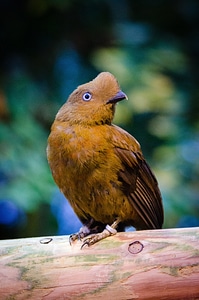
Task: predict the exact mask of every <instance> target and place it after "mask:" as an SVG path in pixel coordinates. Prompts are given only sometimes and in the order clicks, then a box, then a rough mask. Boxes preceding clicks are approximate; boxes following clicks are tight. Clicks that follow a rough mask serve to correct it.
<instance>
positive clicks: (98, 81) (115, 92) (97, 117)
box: [56, 72, 127, 126]
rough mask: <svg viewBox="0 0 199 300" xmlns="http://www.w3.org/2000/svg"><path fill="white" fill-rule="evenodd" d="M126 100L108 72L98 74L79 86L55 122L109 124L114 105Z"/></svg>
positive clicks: (112, 115) (88, 124)
mask: <svg viewBox="0 0 199 300" xmlns="http://www.w3.org/2000/svg"><path fill="white" fill-rule="evenodd" d="M123 99H127V96H126V95H125V94H124V93H123V92H122V91H121V90H120V87H119V84H118V82H117V80H116V78H115V77H114V76H113V75H112V74H111V73H109V72H102V73H100V74H99V75H98V76H97V77H96V78H95V79H93V80H92V81H90V82H88V83H85V84H82V85H80V86H79V87H78V88H77V89H76V90H74V91H73V92H72V94H71V95H70V96H69V98H68V100H67V102H66V103H65V104H64V105H63V106H62V107H61V109H60V110H59V112H58V113H57V116H56V120H58V121H67V122H69V123H70V124H71V125H72V124H82V125H87V126H90V125H95V124H96V125H97V124H110V123H111V122H112V120H113V117H114V112H115V105H116V103H117V102H118V101H121V100H123Z"/></svg>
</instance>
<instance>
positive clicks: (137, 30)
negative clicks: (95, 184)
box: [0, 0, 199, 239]
mask: <svg viewBox="0 0 199 300" xmlns="http://www.w3.org/2000/svg"><path fill="white" fill-rule="evenodd" d="M198 13H199V2H198V1H197V0H181V1H180V0H176V1H169V0H122V1H120V0H93V1H91V0H86V1H82V0H26V1H25V0H24V1H22V0H17V1H16V0H0V238H1V239H4V238H17V237H30V236H42V235H54V234H69V233H72V232H75V231H77V230H78V229H79V226H80V223H79V221H78V219H77V218H76V217H75V216H74V214H73V212H72V210H71V209H70V207H69V205H68V203H67V201H66V200H65V199H64V197H63V196H62V195H61V194H60V192H59V190H58V188H57V187H56V186H55V184H54V182H53V179H52V176H51V173H50V170H49V167H48V164H47V160H46V152H45V149H46V143H47V137H48V134H49V131H50V126H51V124H52V122H53V119H54V117H55V114H56V112H57V110H58V109H59V107H60V106H61V105H62V104H63V103H64V102H65V100H66V99H67V97H68V95H69V94H70V93H71V92H72V91H73V89H74V88H75V87H76V86H77V85H79V84H82V83H85V82H87V81H89V80H91V79H93V78H94V77H95V76H96V75H97V74H98V73H99V72H101V71H110V72H112V73H113V74H114V75H115V76H116V77H117V79H118V80H119V82H120V85H121V88H122V89H123V91H124V92H125V93H126V94H127V95H128V97H129V101H128V102H125V103H119V104H118V106H117V113H116V116H115V120H114V122H115V123H116V124H118V125H119V126H121V127H123V128H124V129H126V130H128V131H129V132H130V133H131V134H133V135H134V136H135V137H136V138H137V139H138V140H139V142H140V143H141V145H142V150H143V153H144V155H145V157H146V159H147V160H148V162H149V163H150V165H151V167H152V169H153V170H154V172H155V174H156V176H157V178H158V181H159V184H160V188H161V191H162V195H163V200H164V208H165V222H164V227H165V228H169V227H189V226H199V80H198V79H199V64H198V61H199V35H198V29H199V14H198Z"/></svg>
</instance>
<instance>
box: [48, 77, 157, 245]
mask: <svg viewBox="0 0 199 300" xmlns="http://www.w3.org/2000/svg"><path fill="white" fill-rule="evenodd" d="M126 98H127V97H126V95H125V94H124V93H123V92H122V91H121V90H120V88H119V85H118V82H117V80H116V79H115V77H114V76H113V75H112V74H111V73H109V72H102V73H100V74H99V75H98V76H97V77H96V78H95V79H94V80H92V81H90V82H88V83H86V84H83V85H81V86H79V87H78V88H77V89H76V90H75V91H74V92H73V93H72V94H71V95H70V96H69V98H68V101H67V102H66V103H65V104H64V105H63V106H62V107H61V108H60V110H59V111H58V113H57V115H56V118H55V121H54V123H53V125H52V128H51V133H50V135H49V139H48V147H47V157H48V161H49V165H50V168H51V170H52V175H53V177H54V180H55V182H56V184H57V185H58V187H59V188H60V190H61V191H62V193H63V194H64V195H65V197H66V198H67V199H68V201H69V202H70V204H71V206H72V208H73V210H74V211H75V213H76V214H77V216H78V217H79V219H80V220H81V221H82V223H83V224H84V226H83V227H82V228H81V229H80V231H79V233H78V234H74V235H72V236H71V240H75V239H77V238H78V237H80V238H83V237H85V236H87V235H88V234H90V233H95V234H94V235H91V237H88V238H87V239H86V240H85V242H84V244H87V245H91V244H94V243H95V242H96V241H98V240H100V239H102V238H104V237H106V236H108V235H110V234H114V233H116V230H115V229H118V230H124V227H125V226H128V225H132V226H134V227H135V228H136V229H155V228H161V227H162V223H163V207H162V200H161V194H160V191H159V188H158V183H157V181H156V178H155V176H154V175H153V173H152V171H151V169H150V167H149V166H148V164H147V162H146V161H145V159H144V157H143V154H142V152H141V149H140V145H139V143H138V142H137V141H136V139H135V138H134V137H133V136H131V135H130V134H129V133H128V132H126V131H124V130H123V129H121V128H120V127H118V126H115V125H113V124H112V120H113V117H114V112H115V106H116V103H117V102H118V101H120V100H123V99H126ZM107 225H108V226H107Z"/></svg>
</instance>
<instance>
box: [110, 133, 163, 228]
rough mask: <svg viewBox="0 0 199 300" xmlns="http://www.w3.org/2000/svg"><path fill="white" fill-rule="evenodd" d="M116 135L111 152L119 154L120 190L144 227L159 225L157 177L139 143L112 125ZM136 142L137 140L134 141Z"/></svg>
mask: <svg viewBox="0 0 199 300" xmlns="http://www.w3.org/2000/svg"><path fill="white" fill-rule="evenodd" d="M115 129H116V130H117V135H118V134H119V135H122V136H121V137H120V138H119V139H117V140H118V141H121V140H122V143H121V142H116V141H115V144H114V146H115V153H116V155H117V156H118V157H119V158H120V160H121V164H122V168H121V170H120V171H119V173H118V179H119V181H120V182H122V187H123V192H124V193H125V194H126V196H127V198H128V200H129V202H130V203H131V204H132V205H133V207H134V208H135V210H136V211H137V213H138V215H139V216H140V218H141V219H142V221H143V222H144V224H145V227H146V228H148V229H155V228H161V227H162V224H163V207H162V198H161V193H160V190H159V187H158V183H157V180H156V178H155V176H154V174H153V173H152V171H151V169H150V167H149V165H148V164H147V162H146V161H145V159H144V157H143V155H142V152H141V150H140V147H139V144H138V143H137V145H136V147H135V141H136V140H135V139H134V138H133V137H132V136H131V135H129V134H128V133H127V132H125V131H123V130H121V129H120V128H119V130H118V127H115ZM136 142H137V141H136Z"/></svg>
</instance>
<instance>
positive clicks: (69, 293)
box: [0, 228, 199, 300]
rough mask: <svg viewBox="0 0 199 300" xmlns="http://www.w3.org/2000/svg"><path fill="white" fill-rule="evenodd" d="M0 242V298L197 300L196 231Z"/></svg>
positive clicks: (198, 263) (198, 260) (198, 239)
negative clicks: (84, 242)
mask: <svg viewBox="0 0 199 300" xmlns="http://www.w3.org/2000/svg"><path fill="white" fill-rule="evenodd" d="M80 246H81V243H80V242H78V243H76V244H75V245H73V246H72V247H71V246H70V245H69V242H68V236H56V237H48V238H41V237H39V238H27V239H15V240H3V241H0V255H1V256H0V299H20V300H26V299H86V300H89V299H97V300H98V299H99V300H106V299H109V300H111V299H122V300H123V299H153V300H155V299H158V300H161V299H172V300H175V299H179V300H183V299H186V300H187V299H199V228H186V229H164V230H148V231H147V230H146V231H139V232H125V233H118V234H116V235H115V236H112V237H109V238H107V239H105V240H103V241H101V242H99V243H97V244H96V245H93V246H91V247H89V248H88V247H85V248H83V249H82V250H80Z"/></svg>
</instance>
